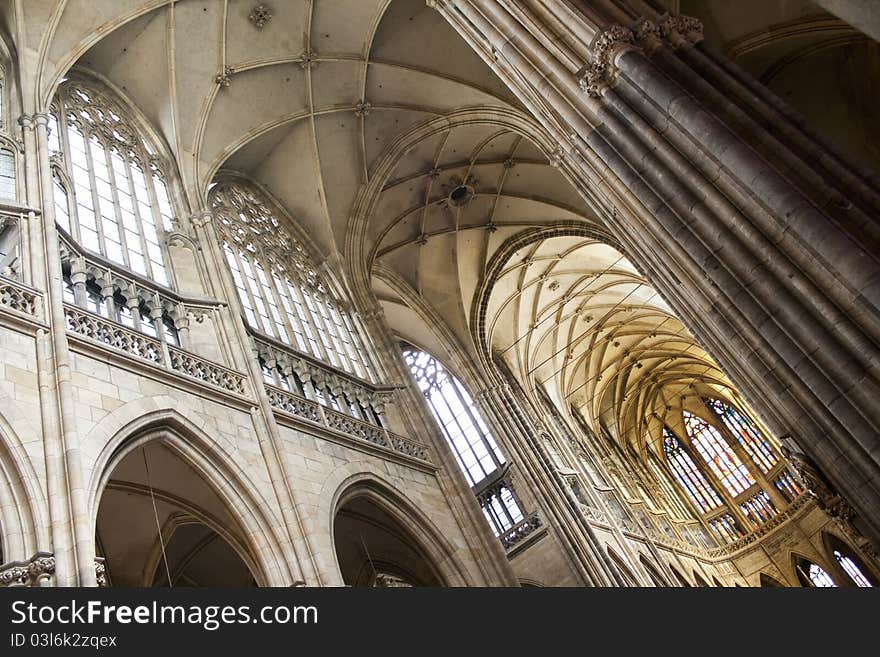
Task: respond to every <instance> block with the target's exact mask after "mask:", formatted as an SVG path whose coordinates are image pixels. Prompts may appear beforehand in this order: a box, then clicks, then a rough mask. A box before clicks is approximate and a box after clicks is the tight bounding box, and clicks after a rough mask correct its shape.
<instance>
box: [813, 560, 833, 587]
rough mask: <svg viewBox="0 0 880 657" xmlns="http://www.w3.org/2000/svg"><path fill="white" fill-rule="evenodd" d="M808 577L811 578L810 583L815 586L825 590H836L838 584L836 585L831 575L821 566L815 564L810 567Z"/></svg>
mask: <svg viewBox="0 0 880 657" xmlns="http://www.w3.org/2000/svg"><path fill="white" fill-rule="evenodd" d="M807 575H808V576H809V578H810V581H811V582H812V583H813V586H815V587H818V588H823V589H830V588H836V587H837V584H835V583H834V580H833V579H831V575H829V574H828V573H827V572H825V570H824V569H822V568H821V567H820V566H817V565H816V564H814V563H811V564H810V565H809V568H808V570H807Z"/></svg>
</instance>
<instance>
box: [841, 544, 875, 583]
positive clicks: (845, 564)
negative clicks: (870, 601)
mask: <svg viewBox="0 0 880 657" xmlns="http://www.w3.org/2000/svg"><path fill="white" fill-rule="evenodd" d="M834 558H835V559H837V563H839V564H840V567H841V568H842V569H843V571H844V572H845V573H846V574H847V575H849V578H850V579H851V580H852V581H853V582H855V584H856V586H859V587H862V588H872V587H873V585H872V584H871V582H869V581H868V578H867V577H865V575H864V574H863V573H862V571H861V569H860V568H859V567H858V566H857V565H856V562H855V561H853V560H852V559H850V558H849V557H848V556H846V555H844V554H841V553H840V550H835V551H834Z"/></svg>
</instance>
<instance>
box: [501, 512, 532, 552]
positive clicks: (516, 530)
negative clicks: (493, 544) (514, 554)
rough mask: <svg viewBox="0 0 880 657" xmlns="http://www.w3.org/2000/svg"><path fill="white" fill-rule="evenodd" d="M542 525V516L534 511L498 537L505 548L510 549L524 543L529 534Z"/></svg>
mask: <svg viewBox="0 0 880 657" xmlns="http://www.w3.org/2000/svg"><path fill="white" fill-rule="evenodd" d="M542 525H543V523H542V522H541V517H540V516H539V515H538V512H537V511H534V512H532V513H531V514H529V515H528V516H526V517H525V518H523V519H522V520H521V521H520V522H518V523H517V524H516V525H514V526H513V527H511V528H510V529H508V530H507V531H506V532H504V533H503V534H501V535H500V536H499V537H498V539H499V540H500V541H501V544H502V545H503V546H504V548H505V549H506V550H508V551H509V550H511V549H512V548H513V547H515V546H516V545H517V544H519V543H522V542H523V541H524V540H525V539H526V538H527V537H528V536H530V535H531V534H534V533H535V532H536V531H537V530H538V529H539V528H540V527H542Z"/></svg>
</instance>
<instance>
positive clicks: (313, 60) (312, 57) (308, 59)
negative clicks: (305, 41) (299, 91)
mask: <svg viewBox="0 0 880 657" xmlns="http://www.w3.org/2000/svg"><path fill="white" fill-rule="evenodd" d="M317 63H318V53H316V52H313V51H311V50H307V51H306V52H304V53H303V55H302V57H300V60H299V65H300V68H302V69H303V70H304V71H305V70H306V69H310V68H312V66H314V65H315V64H317Z"/></svg>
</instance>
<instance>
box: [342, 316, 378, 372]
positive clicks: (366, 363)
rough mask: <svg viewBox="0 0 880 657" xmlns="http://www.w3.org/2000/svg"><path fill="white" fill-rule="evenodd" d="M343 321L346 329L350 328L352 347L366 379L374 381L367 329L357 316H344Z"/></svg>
mask: <svg viewBox="0 0 880 657" xmlns="http://www.w3.org/2000/svg"><path fill="white" fill-rule="evenodd" d="M342 321H343V322H345V325H346V328H348V333H349V335H350V336H351V337H352V346H353V347H354V349H355V351H356V352H357V354H358V357H359V359H360V361H361V364H362V365H363V367H364V371H365V372H366V378H367V379H368V380H370V381H374V380H375V376H374V375H373V366H372V364H371V363H370V358H369V356H368V354H369V353H370V352H369V350H368V349H367V346H366V343H365V340H366V333H365V331H366V329H365V328H364V324H363V322H361V321H360V319H359V317H358V316H357V315H356V314H354V313H348V312H346V313H343V314H342Z"/></svg>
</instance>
